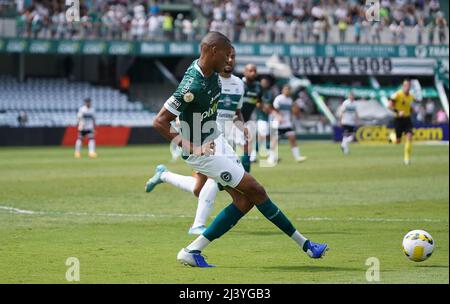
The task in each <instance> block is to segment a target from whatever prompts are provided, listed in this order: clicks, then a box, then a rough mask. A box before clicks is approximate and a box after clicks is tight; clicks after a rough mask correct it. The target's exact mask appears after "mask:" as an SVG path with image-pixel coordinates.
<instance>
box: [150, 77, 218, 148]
mask: <svg viewBox="0 0 450 304" xmlns="http://www.w3.org/2000/svg"><path fill="white" fill-rule="evenodd" d="M192 83H193V78H192V77H190V76H185V77H184V78H183V80H182V81H181V83H180V85H179V86H178V89H177V90H176V91H175V93H174V94H173V95H172V96H171V97H170V98H169V99H168V100H167V101H166V102H165V103H164V106H163V107H162V109H161V110H160V111H159V113H158V115H157V116H156V118H155V120H154V121H153V127H154V128H155V129H156V131H158V133H159V134H161V135H162V136H163V137H164V138H166V139H167V140H169V141H171V142H172V141H174V142H175V143H176V144H177V145H178V146H179V147H182V149H183V150H184V151H186V152H189V153H190V154H196V155H203V154H211V152H212V146H211V143H205V144H204V145H203V146H200V147H198V146H196V145H194V144H192V143H191V142H190V141H188V140H186V139H184V138H183V137H182V136H181V134H180V133H179V132H177V131H176V130H175V128H173V127H172V125H171V122H172V121H174V120H175V119H176V118H177V117H178V116H179V115H180V114H181V113H182V112H183V111H184V110H185V109H186V108H187V106H188V103H189V102H195V101H194V99H195V95H196V92H195V91H194V92H192V91H193V90H192V88H191V85H192Z"/></svg>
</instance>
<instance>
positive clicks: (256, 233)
mask: <svg viewBox="0 0 450 304" xmlns="http://www.w3.org/2000/svg"><path fill="white" fill-rule="evenodd" d="M233 233H235V234H248V235H261V236H270V235H284V234H283V233H282V232H281V231H277V230H274V231H269V230H266V231H242V230H241V231H238V230H236V231H233ZM302 233H304V234H305V235H349V234H352V235H353V234H355V235H357V234H362V232H349V231H344V230H343V231H303V232H302Z"/></svg>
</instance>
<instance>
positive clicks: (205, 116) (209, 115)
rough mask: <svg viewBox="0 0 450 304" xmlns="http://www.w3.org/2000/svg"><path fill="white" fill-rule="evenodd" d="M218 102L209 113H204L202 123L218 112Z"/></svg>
mask: <svg viewBox="0 0 450 304" xmlns="http://www.w3.org/2000/svg"><path fill="white" fill-rule="evenodd" d="M218 104H219V103H218V102H216V103H215V104H214V105H213V106H212V107H211V108H209V109H208V111H205V112H203V113H202V121H203V120H205V119H206V118H208V117H211V116H213V115H214V114H215V113H216V112H217V106H218Z"/></svg>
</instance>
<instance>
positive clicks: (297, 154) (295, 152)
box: [291, 147, 300, 159]
mask: <svg viewBox="0 0 450 304" xmlns="http://www.w3.org/2000/svg"><path fill="white" fill-rule="evenodd" d="M291 151H292V155H293V156H294V158H295V159H299V158H300V149H299V148H298V147H294V148H291Z"/></svg>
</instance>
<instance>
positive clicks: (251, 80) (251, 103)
mask: <svg viewBox="0 0 450 304" xmlns="http://www.w3.org/2000/svg"><path fill="white" fill-rule="evenodd" d="M257 77H258V72H257V70H256V65H254V64H247V65H246V66H245V68H244V77H243V78H242V80H243V81H244V88H245V93H244V104H243V105H242V110H241V112H242V116H243V118H244V122H248V121H250V119H251V117H252V114H253V111H254V110H255V108H256V107H260V106H261V96H262V87H261V83H260V82H259V81H258V80H257ZM249 132H250V136H249V142H248V148H249V149H251V153H250V158H249V156H248V151H244V156H243V157H242V158H241V160H242V164H244V165H247V163H248V161H250V162H255V161H256V142H255V141H254V140H252V139H253V136H254V135H255V134H256V130H253V129H251V130H249ZM248 166H249V165H248Z"/></svg>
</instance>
